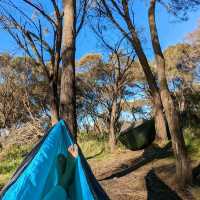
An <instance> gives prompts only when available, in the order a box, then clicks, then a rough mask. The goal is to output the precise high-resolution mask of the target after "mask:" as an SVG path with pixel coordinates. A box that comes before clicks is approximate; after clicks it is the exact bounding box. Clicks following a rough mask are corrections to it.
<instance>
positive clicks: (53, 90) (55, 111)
mask: <svg viewBox="0 0 200 200" xmlns="http://www.w3.org/2000/svg"><path fill="white" fill-rule="evenodd" d="M50 112H51V125H52V126H53V125H54V124H56V123H57V122H58V120H59V103H58V93H57V84H56V83H55V82H53V81H51V82H50Z"/></svg>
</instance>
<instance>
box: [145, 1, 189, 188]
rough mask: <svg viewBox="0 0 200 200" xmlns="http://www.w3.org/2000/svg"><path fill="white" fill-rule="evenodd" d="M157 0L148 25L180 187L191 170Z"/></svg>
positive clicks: (186, 182) (185, 183)
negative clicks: (170, 83) (160, 33)
mask: <svg viewBox="0 0 200 200" xmlns="http://www.w3.org/2000/svg"><path fill="white" fill-rule="evenodd" d="M156 3H157V1H156V0H151V1H150V7H149V27H150V32H151V41H152V46H153V51H154V55H155V59H156V65H157V73H158V80H159V86H160V88H159V90H160V96H161V100H162V103H163V107H164V110H165V114H166V119H167V122H168V126H169V130H170V134H171V137H172V146H173V150H174V155H175V158H176V175H177V180H178V183H179V185H180V186H181V187H185V186H186V185H187V184H189V183H191V179H192V174H191V173H192V171H191V167H190V163H189V159H188V156H187V151H186V146H185V142H184V138H183V132H182V129H181V125H180V119H179V113H178V110H177V107H176V105H175V102H174V101H173V99H172V96H171V94H170V92H169V88H168V84H167V78H166V74H165V58H164V55H163V53H162V50H161V46H160V41H159V38H158V33H157V27H156V22H155V6H156Z"/></svg>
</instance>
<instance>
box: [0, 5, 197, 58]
mask: <svg viewBox="0 0 200 200" xmlns="http://www.w3.org/2000/svg"><path fill="white" fill-rule="evenodd" d="M147 9H148V8H147V6H145V4H144V3H141V1H136V5H135V7H134V10H135V23H136V25H137V27H138V28H143V29H144V33H143V35H144V37H145V38H146V41H147V42H145V43H144V48H145V51H146V53H147V55H148V57H149V58H152V50H151V44H150V43H149V42H148V41H149V30H148V24H147V22H148V19H147ZM157 11H158V12H157V15H156V17H157V24H158V31H159V36H160V41H161V45H162V48H163V49H164V48H166V47H167V46H169V45H173V44H176V43H178V42H182V41H183V40H184V37H185V36H186V35H187V33H188V32H190V31H192V30H194V29H195V27H196V26H197V21H198V19H200V10H198V11H196V12H193V13H190V14H189V20H188V21H186V22H185V21H184V22H174V18H173V17H172V16H171V15H169V14H168V13H167V12H166V11H165V9H164V8H163V7H160V6H158V7H157ZM111 34H112V33H111ZM0 52H10V53H14V54H19V49H18V47H17V46H16V44H15V43H14V42H13V41H12V40H11V39H10V37H9V36H8V35H7V33H5V32H4V31H3V30H0ZM94 52H102V49H101V48H100V47H99V45H98V40H97V39H96V37H95V35H94V33H92V31H91V30H90V29H89V28H88V27H87V26H86V27H85V28H84V29H83V30H82V31H81V33H80V35H79V37H78V39H77V51H76V58H77V59H79V58H80V57H82V56H83V55H85V54H87V53H94Z"/></svg>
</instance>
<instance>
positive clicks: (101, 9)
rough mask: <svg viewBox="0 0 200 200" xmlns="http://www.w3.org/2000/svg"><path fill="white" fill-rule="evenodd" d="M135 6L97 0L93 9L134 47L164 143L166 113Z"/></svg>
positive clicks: (128, 3) (103, 23)
mask: <svg viewBox="0 0 200 200" xmlns="http://www.w3.org/2000/svg"><path fill="white" fill-rule="evenodd" d="M133 6H134V2H133V1H126V0H123V1H113V0H108V1H105V0H100V1H95V6H94V9H93V11H94V16H95V17H96V18H98V19H100V20H97V23H100V24H102V27H104V26H106V23H109V24H110V23H111V24H112V25H114V26H115V28H116V29H117V30H118V31H119V32H120V34H121V35H123V37H124V38H126V40H127V41H128V42H129V43H130V45H131V46H132V48H133V49H134V51H135V53H136V55H137V57H138V60H139V63H140V65H141V67H142V69H143V72H144V74H145V78H146V81H147V83H148V86H149V90H150V93H151V97H152V98H151V99H152V103H153V109H154V116H155V125H156V133H157V134H156V135H157V140H158V141H159V143H163V142H165V141H166V140H167V126H166V120H165V115H164V113H163V105H162V101H161V98H160V93H159V88H158V85H157V83H156V78H155V76H154V74H153V72H152V69H151V66H150V62H149V61H148V58H147V55H146V54H145V51H144V49H143V47H142V41H141V40H140V37H139V35H138V30H137V29H136V26H135V22H134V10H133V9H132V8H133Z"/></svg>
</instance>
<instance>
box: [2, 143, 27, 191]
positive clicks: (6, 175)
mask: <svg viewBox="0 0 200 200" xmlns="http://www.w3.org/2000/svg"><path fill="white" fill-rule="evenodd" d="M30 149H31V146H30V145H27V146H19V145H13V146H12V147H10V148H7V149H4V150H3V151H2V152H1V154H0V160H1V163H0V188H2V187H3V186H4V185H5V183H6V182H7V181H8V180H9V179H10V178H11V176H12V174H13V173H14V172H15V170H16V169H17V167H18V166H19V165H20V163H21V162H22V160H23V158H24V156H25V154H27V153H28V152H29V151H30Z"/></svg>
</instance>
